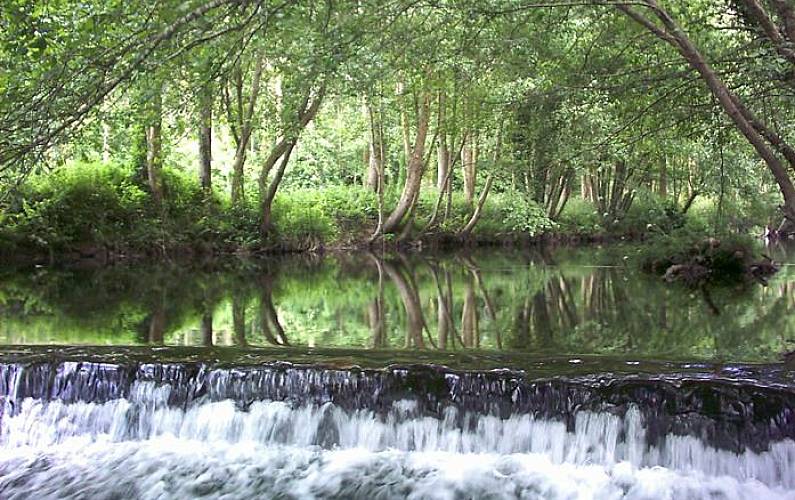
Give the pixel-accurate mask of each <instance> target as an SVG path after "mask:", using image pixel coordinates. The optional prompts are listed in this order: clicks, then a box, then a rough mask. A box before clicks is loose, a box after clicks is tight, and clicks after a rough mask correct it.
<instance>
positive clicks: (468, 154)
mask: <svg viewBox="0 0 795 500" xmlns="http://www.w3.org/2000/svg"><path fill="white" fill-rule="evenodd" d="M462 155H463V162H462V164H461V167H462V174H463V180H464V199H465V200H466V202H467V203H469V204H472V202H474V201H475V175H476V171H475V169H476V165H477V161H478V159H477V138H476V136H475V134H474V133H472V132H470V133H469V134H467V144H466V145H465V146H464V150H463V151H462Z"/></svg>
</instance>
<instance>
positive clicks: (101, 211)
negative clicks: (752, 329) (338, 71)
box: [0, 163, 770, 261]
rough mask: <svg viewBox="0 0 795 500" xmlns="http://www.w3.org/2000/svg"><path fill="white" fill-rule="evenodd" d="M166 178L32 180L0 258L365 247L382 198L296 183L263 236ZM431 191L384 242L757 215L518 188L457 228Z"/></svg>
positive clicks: (12, 214)
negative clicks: (157, 183)
mask: <svg viewBox="0 0 795 500" xmlns="http://www.w3.org/2000/svg"><path fill="white" fill-rule="evenodd" d="M163 174H164V175H163V178H164V179H163V184H164V186H165V189H164V196H163V201H162V203H161V204H159V205H158V204H154V203H152V201H151V197H150V196H149V193H148V192H147V188H146V183H145V181H144V180H143V179H142V177H141V175H140V173H138V172H136V170H135V169H134V168H131V167H129V166H125V165H119V164H112V163H108V164H103V163H83V164H74V165H70V166H69V167H66V168H61V169H57V170H55V171H53V172H50V173H48V174H47V175H39V176H33V177H31V178H30V179H29V181H28V182H27V183H25V184H24V185H23V186H22V187H21V190H22V191H21V196H19V197H17V202H16V203H15V204H13V205H11V206H10V207H8V209H7V210H6V211H5V213H4V214H3V215H2V217H3V219H2V225H0V253H2V254H3V255H4V256H6V257H15V258H16V259H22V260H25V259H39V260H41V259H52V260H55V261H58V260H76V259H80V258H93V259H100V260H105V259H123V258H141V257H165V256H172V257H173V256H185V255H187V256H195V255H205V256H206V255H218V254H230V253H244V254H256V253H267V252H286V251H287V252H289V251H306V250H319V249H321V248H328V247H337V248H348V247H356V246H365V245H367V244H368V241H369V239H370V237H371V235H372V234H373V231H374V229H375V227H376V226H377V223H378V213H379V208H378V204H379V202H378V197H377V195H376V194H375V193H373V192H372V191H369V190H367V189H365V188H363V187H362V186H357V185H347V186H345V185H332V186H328V187H324V188H306V187H304V188H294V189H291V190H288V191H285V192H284V193H282V195H281V196H279V197H278V198H276V200H275V202H274V205H273V226H272V230H271V231H270V232H269V233H268V234H267V235H266V236H265V237H264V238H263V237H261V236H260V234H261V233H260V231H259V218H258V207H257V203H256V200H251V199H247V200H246V203H245V204H238V205H237V206H233V205H232V204H231V203H230V201H229V200H228V198H226V197H224V196H223V195H221V194H219V193H217V192H214V193H212V194H209V193H208V192H207V191H205V190H203V189H202V187H201V185H200V184H199V183H198V182H197V181H196V180H195V179H194V178H192V177H190V176H188V175H187V174H185V173H183V172H181V171H180V170H178V169H174V168H165V169H164V170H163ZM437 193H438V192H437V191H436V190H435V189H426V190H425V191H424V193H423V195H422V196H421V197H420V199H419V200H418V201H417V203H416V208H415V210H414V214H413V217H412V221H411V226H410V228H409V229H408V230H404V231H403V233H402V234H401V235H398V236H395V237H393V238H390V239H388V240H387V241H388V243H389V244H390V245H400V244H401V243H405V244H408V243H409V242H416V241H422V240H425V241H427V242H431V243H435V244H444V242H447V243H455V244H461V243H462V242H464V240H467V241H469V242H470V243H473V244H477V243H487V244H495V243H506V242H514V243H515V242H528V241H536V240H539V239H544V238H555V239H567V240H572V239H581V240H593V239H606V238H615V239H619V238H625V239H641V238H645V237H650V236H659V235H666V234H670V233H671V232H674V233H675V232H676V231H678V230H680V229H682V228H683V229H684V230H686V231H689V232H691V233H695V234H698V235H701V236H700V237H703V235H704V234H708V233H710V232H714V230H715V228H716V222H722V223H723V226H720V227H721V228H726V227H727V226H729V225H731V226H733V227H734V229H735V230H737V229H742V228H748V227H751V226H752V224H753V222H752V221H754V220H758V218H759V217H760V214H759V213H758V211H759V208H758V207H756V208H757V212H755V211H754V210H753V208H754V207H750V208H742V207H734V210H733V212H732V215H731V219H728V218H726V217H724V218H721V217H720V214H719V213H718V212H717V211H716V207H715V206H711V205H709V204H707V203H704V204H702V205H700V206H698V207H696V208H694V209H692V210H691V211H690V212H689V213H688V214H683V213H682V212H681V210H679V209H677V207H675V206H674V205H672V204H671V203H670V202H669V201H666V200H664V199H661V198H660V197H658V196H655V195H653V194H650V193H644V195H643V196H641V197H639V199H638V200H637V201H636V203H635V204H633V206H632V208H631V209H630V210H628V211H627V213H626V214H625V216H624V217H622V218H621V219H614V218H613V219H609V218H607V217H605V216H604V215H602V214H599V213H598V210H597V208H596V207H595V206H594V205H593V204H592V203H590V202H588V201H587V200H584V199H582V198H574V199H572V200H571V201H570V202H569V203H568V204H567V206H566V207H565V208H564V210H563V211H562V212H561V214H560V215H559V216H558V217H557V218H556V220H552V219H550V218H549V217H548V216H547V215H546V214H545V212H544V210H543V209H542V208H540V207H539V206H538V204H537V203H535V202H533V201H532V200H529V199H527V198H526V197H525V196H523V194H522V193H520V192H516V191H505V192H497V193H493V194H492V195H491V196H490V198H489V203H488V204H486V205H485V206H484V207H483V210H482V215H481V217H480V219H479V221H478V224H477V226H476V227H475V229H474V230H473V232H472V233H471V234H468V235H463V234H462V232H461V231H462V228H464V227H465V226H466V224H467V221H469V220H470V218H471V215H472V213H473V211H474V209H475V208H474V207H473V205H472V204H470V203H467V201H466V200H465V199H464V197H463V196H453V197H452V203H451V204H450V206H449V208H447V207H441V208H440V209H439V211H440V212H444V213H442V214H440V215H438V216H437V219H438V223H437V224H435V225H433V226H431V227H429V225H428V222H429V221H430V219H431V218H432V213H433V211H434V209H435V208H436V207H435V206H436V202H437ZM396 198H397V195H396V193H394V192H387V193H386V195H385V201H384V203H385V205H387V206H391V205H392V204H394V203H396ZM765 209H767V210H770V207H762V210H765ZM725 212H726V209H725V208H724V213H725ZM756 230H760V231H761V229H756ZM401 239H402V241H401ZM656 246H657V245H656ZM670 246H671V245H667V246H666V245H664V246H662V247H660V246H658V248H669V247H670Z"/></svg>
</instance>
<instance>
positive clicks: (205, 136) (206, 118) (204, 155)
mask: <svg viewBox="0 0 795 500" xmlns="http://www.w3.org/2000/svg"><path fill="white" fill-rule="evenodd" d="M212 140H213V97H212V87H211V86H210V84H206V85H205V86H204V88H202V89H201V93H200V95H199V177H200V180H201V186H202V189H203V190H204V191H205V192H207V193H209V192H211V191H212V189H213V180H212V175H213V174H212V160H213V153H212Z"/></svg>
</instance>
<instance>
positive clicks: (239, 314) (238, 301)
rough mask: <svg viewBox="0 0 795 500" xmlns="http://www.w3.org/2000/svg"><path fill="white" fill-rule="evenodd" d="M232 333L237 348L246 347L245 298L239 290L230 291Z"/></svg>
mask: <svg viewBox="0 0 795 500" xmlns="http://www.w3.org/2000/svg"><path fill="white" fill-rule="evenodd" d="M232 331H233V332H234V334H235V343H236V344H237V345H238V346H241V347H245V346H247V345H248V341H247V340H246V297H245V296H244V295H243V293H241V290H239V289H235V290H232Z"/></svg>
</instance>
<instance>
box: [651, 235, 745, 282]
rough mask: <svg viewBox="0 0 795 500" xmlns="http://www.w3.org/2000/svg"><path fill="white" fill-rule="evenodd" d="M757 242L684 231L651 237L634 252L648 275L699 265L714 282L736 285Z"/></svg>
mask: <svg viewBox="0 0 795 500" xmlns="http://www.w3.org/2000/svg"><path fill="white" fill-rule="evenodd" d="M757 245H758V242H756V241H755V240H754V239H753V238H752V237H750V236H748V235H738V234H730V233H722V234H720V235H718V236H714V237H705V236H704V234H703V233H701V232H698V231H696V232H694V231H693V230H689V229H687V228H683V229H680V230H677V231H673V232H671V233H669V234H659V235H657V236H655V237H654V238H652V239H651V240H650V241H649V242H648V244H647V245H644V246H643V247H642V248H641V249H640V250H639V251H638V253H637V262H638V264H639V265H640V267H641V268H642V269H644V270H646V271H648V272H652V273H655V274H664V273H665V272H666V271H668V270H669V269H670V268H671V266H675V265H685V266H700V267H701V268H703V269H705V270H706V271H707V273H708V275H707V277H706V280H707V281H709V282H713V283H735V282H737V281H740V280H742V279H743V278H744V276H745V273H746V272H747V269H748V268H747V266H748V265H749V263H750V262H751V261H752V260H753V258H754V254H755V253H756V251H757Z"/></svg>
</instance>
